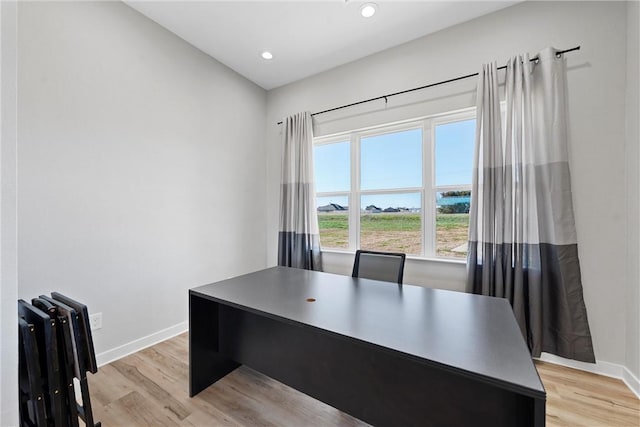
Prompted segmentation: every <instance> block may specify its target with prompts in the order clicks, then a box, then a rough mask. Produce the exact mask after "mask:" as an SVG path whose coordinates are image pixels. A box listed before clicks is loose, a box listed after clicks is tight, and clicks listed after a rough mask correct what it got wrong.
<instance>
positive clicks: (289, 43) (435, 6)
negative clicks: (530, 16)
mask: <svg viewBox="0 0 640 427" xmlns="http://www.w3.org/2000/svg"><path fill="white" fill-rule="evenodd" d="M125 2H126V3H127V4H128V5H129V6H131V7H132V8H134V9H136V10H138V11H139V12H141V13H143V14H144V15H146V16H148V17H149V18H151V19H152V20H154V21H155V22H157V23H158V24H160V25H162V26H163V27H165V28H167V29H169V30H170V31H172V32H173V33H175V34H177V35H178V36H180V37H181V38H183V39H184V40H186V41H187V42H189V43H190V44H192V45H194V46H196V47H197V48H199V49H200V50H202V51H203V52H205V53H207V54H209V55H210V56H212V57H214V58H215V59H217V60H218V61H220V62H222V63H223V64H225V65H227V66H228V67H230V68H231V69H233V70H235V71H236V72H238V73H239V74H241V75H243V76H244V77H246V78H247V79H249V80H251V81H253V82H255V83H256V84H258V85H259V86H261V87H263V88H264V89H267V90H269V89H273V88H276V87H278V86H282V85H285V84H287V83H291V82H294V81H296V80H300V79H303V78H305V77H308V76H311V75H313V74H316V73H319V72H322V71H325V70H328V69H331V68H334V67H336V66H338V65H342V64H345V63H347V62H351V61H354V60H356V59H359V58H362V57H365V56H368V55H371V54H373V53H376V52H380V51H382V50H385V49H388V48H390V47H393V46H397V45H399V44H402V43H405V42H408V41H410V40H414V39H416V38H419V37H422V36H424V35H426V34H430V33H433V32H436V31H438V30H441V29H443V28H446V27H450V26H452V25H455V24H458V23H461V22H464V21H468V20H470V19H473V18H476V17H478V16H482V15H485V14H488V13H491V12H493V11H496V10H498V9H502V8H505V7H508V6H511V5H512V4H515V3H517V2H518V1H406V2H405V1H391V0H388V1H381V0H377V1H376V3H377V6H378V11H377V13H376V14H375V15H374V16H373V17H371V18H363V17H362V16H361V14H360V8H361V6H362V5H363V4H364V3H366V1H364V0H363V1H359V0H347V1H345V0H325V1H253V2H250V1H180V0H175V1H132V0H125ZM264 50H268V51H270V52H271V53H273V56H274V58H273V59H272V60H270V61H266V60H264V59H262V58H261V56H260V54H261V53H262V52H263V51H264Z"/></svg>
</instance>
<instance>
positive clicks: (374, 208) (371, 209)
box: [364, 205, 382, 213]
mask: <svg viewBox="0 0 640 427" xmlns="http://www.w3.org/2000/svg"><path fill="white" fill-rule="evenodd" d="M364 210H365V211H367V212H370V213H380V212H382V209H380V208H379V207H377V206H375V205H369V206H367V207H366V208H364Z"/></svg>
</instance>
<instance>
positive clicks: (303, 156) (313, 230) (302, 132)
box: [278, 112, 322, 270]
mask: <svg viewBox="0 0 640 427" xmlns="http://www.w3.org/2000/svg"><path fill="white" fill-rule="evenodd" d="M282 134H283V147H282V181H281V186H280V229H279V232H278V265H282V266H286V267H295V268H304V269H307V270H322V258H321V254H320V235H319V231H318V213H317V211H316V192H315V186H314V182H313V130H312V121H311V114H310V113H309V112H304V113H298V114H295V115H293V116H289V117H286V118H285V119H284V120H283V121H282Z"/></svg>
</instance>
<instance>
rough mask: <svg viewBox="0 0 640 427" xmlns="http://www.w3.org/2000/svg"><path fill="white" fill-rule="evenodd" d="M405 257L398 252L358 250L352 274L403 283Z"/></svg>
mask: <svg viewBox="0 0 640 427" xmlns="http://www.w3.org/2000/svg"><path fill="white" fill-rule="evenodd" d="M405 257H406V256H405V254H403V253H398V252H376V251H364V250H357V251H356V259H355V261H354V263H353V273H352V274H351V276H353V277H364V278H365V279H374V280H383V281H385V282H396V283H398V284H402V275H403V273H404V259H405Z"/></svg>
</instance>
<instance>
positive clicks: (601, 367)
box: [538, 353, 640, 399]
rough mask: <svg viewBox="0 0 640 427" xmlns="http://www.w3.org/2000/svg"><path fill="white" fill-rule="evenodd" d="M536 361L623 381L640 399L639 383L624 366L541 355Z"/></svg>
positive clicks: (547, 354)
mask: <svg viewBox="0 0 640 427" xmlns="http://www.w3.org/2000/svg"><path fill="white" fill-rule="evenodd" d="M538 360H542V361H543V362H549V363H553V364H556V365H561V366H566V367H569V368H573V369H579V370H581V371H587V372H593V373H594V374H598V375H604V376H607V377H612V378H617V379H619V380H622V381H624V383H625V384H626V385H627V387H629V389H630V390H631V391H632V392H633V393H634V394H635V395H636V397H638V399H640V381H638V378H636V377H635V376H634V375H633V374H632V373H631V371H629V369H627V368H626V367H625V366H622V365H618V364H616V363H611V362H603V361H596V363H585V362H579V361H577V360H571V359H565V358H564V357H560V356H556V355H554V354H549V353H542V355H540V357H539V358H538Z"/></svg>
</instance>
